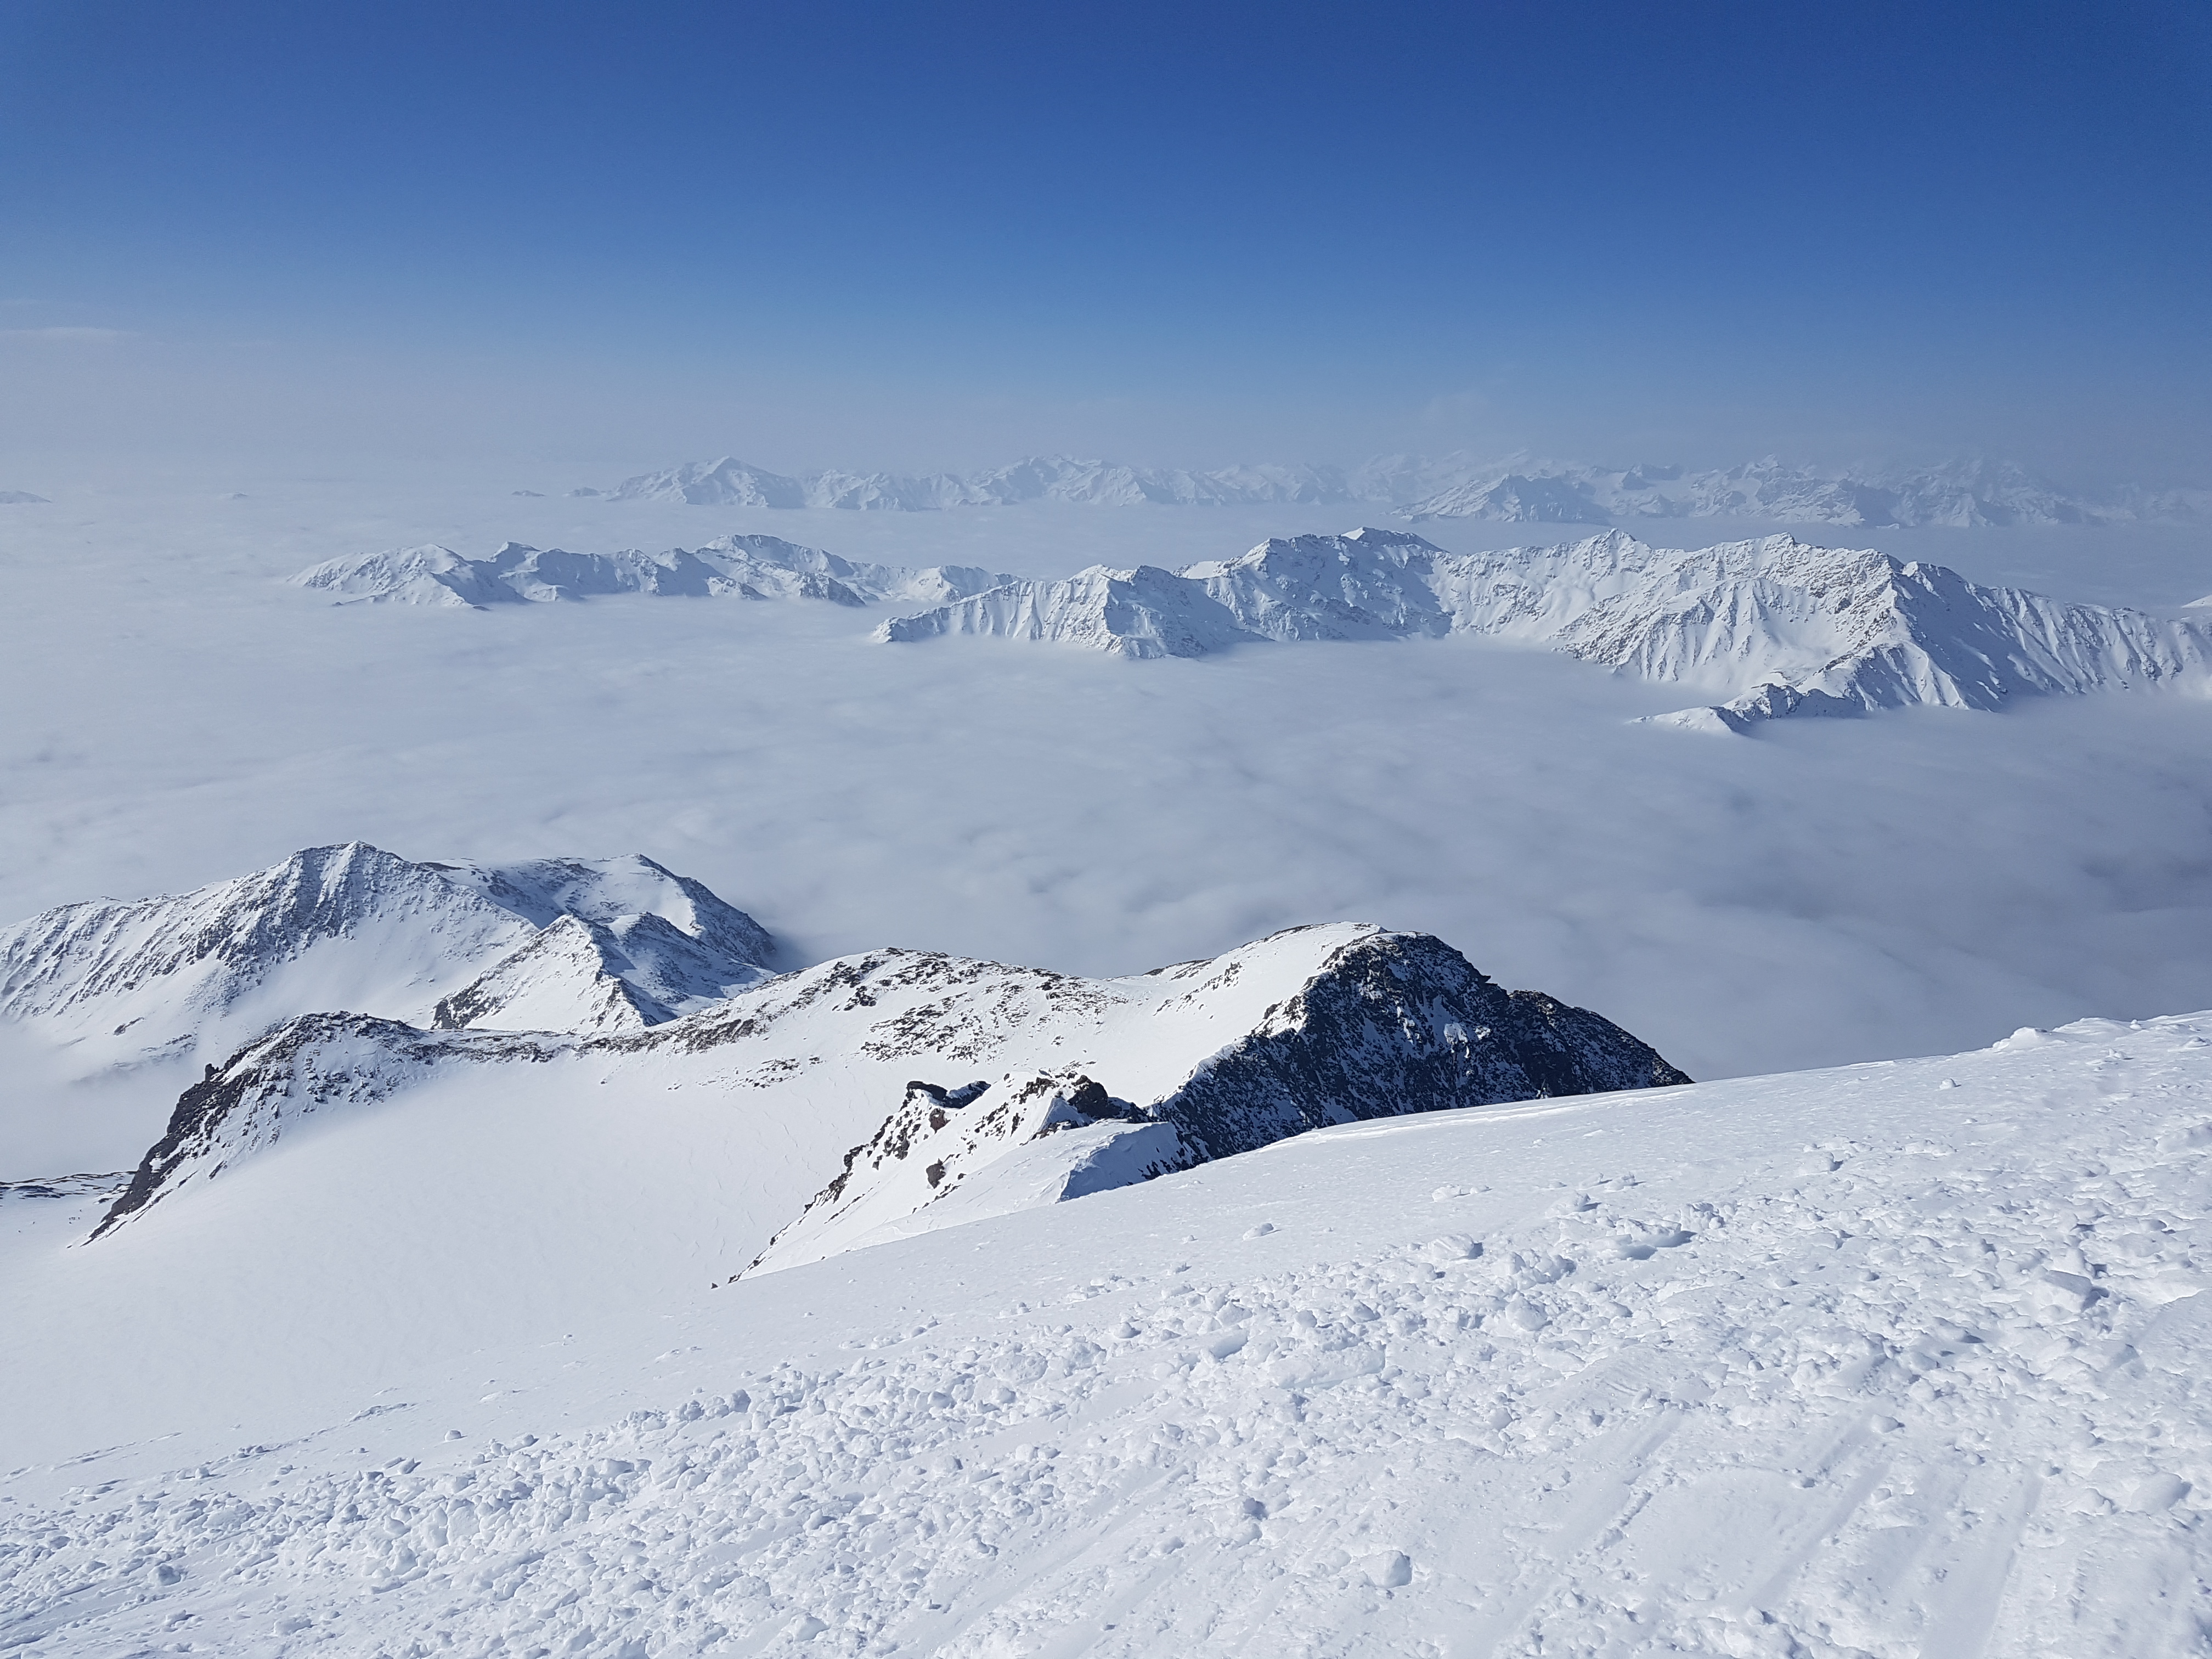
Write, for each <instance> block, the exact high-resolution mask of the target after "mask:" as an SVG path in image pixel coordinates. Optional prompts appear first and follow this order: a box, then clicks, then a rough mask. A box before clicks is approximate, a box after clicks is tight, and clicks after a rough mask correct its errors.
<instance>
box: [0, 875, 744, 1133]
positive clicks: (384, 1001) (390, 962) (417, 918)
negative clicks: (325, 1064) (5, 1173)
mask: <svg viewBox="0 0 2212 1659" xmlns="http://www.w3.org/2000/svg"><path fill="white" fill-rule="evenodd" d="M556 927H557V928H559V929H560V933H559V937H558V939H557V940H556V943H559V944H563V945H566V946H567V949H566V950H565V951H556V950H554V949H552V948H550V946H549V945H546V944H544V943H542V942H541V941H544V940H545V939H546V936H547V935H548V934H549V933H553V932H554V931H555V929H556ZM774 951H775V942H774V941H773V940H772V939H770V938H769V935H768V933H767V932H766V931H765V930H764V929H763V928H762V927H760V925H759V924H758V923H757V922H756V921H753V920H752V918H751V917H750V916H748V915H745V914H744V912H743V911H741V910H738V909H737V908H734V907H733V906H731V905H729V904H726V903H725V902H723V901H722V900H721V899H720V898H718V897H717V896H715V895H714V894H713V893H712V892H710V891H708V889H707V888H706V887H704V886H703V885H702V884H700V883H698V882H696V881H692V880H690V879H689V878H685V877H682V876H678V875H676V874H675V873H674V872H671V871H669V870H667V869H665V868H664V867H663V866H660V865H659V864H656V863H655V862H653V860H651V859H648V858H645V857H643V856H642V855H640V854H631V855H629V856H628V857H624V858H613V859H599V860H533V861H529V862H525V863H519V864H511V865H497V866H493V865H479V864H471V863H458V862H456V863H442V864H441V863H416V862H411V861H410V860H406V859H403V858H399V857H398V856H396V855H395V854H391V853H387V852H385V851H384V850H382V849H381V848H375V847H372V846H369V845H368V844H367V843H366V842H347V843H345V844H343V845H341V846H333V847H318V848H307V849H305V850H303V851H301V852H298V853H295V854H292V855H291V856H290V857H289V858H286V859H284V860H282V861H281V862H279V863H277V864H276V865H273V866H270V868H268V869H265V870H261V871H258V872H254V873H253V874H252V875H247V876H241V877H239V878H235V879H234V880H230V881H223V882H217V883H215V884H211V885H209V886H206V887H202V888H198V889H196V890H193V891H191V892H189V893H184V894H180V895H177V896H161V897H155V898H146V899H139V900H135V901H131V902H113V901H108V900H95V901H92V902H86V903H77V904H66V905H63V906H60V907H59V908H56V909H52V910H49V911H47V912H46V913H45V914H44V915H39V916H34V917H33V918H31V919H30V920H29V921H24V922H21V923H18V924H17V925H15V927H9V928H7V929H5V930H0V1019H4V1020H6V1021H8V1022H9V1023H10V1024H15V1025H16V1026H18V1027H20V1028H21V1030H23V1032H24V1033H26V1034H27V1036H31V1037H32V1038H33V1040H34V1041H36V1042H40V1043H41V1044H43V1045H44V1046H45V1047H46V1048H47V1049H49V1050H50V1051H51V1052H52V1054H54V1055H55V1056H56V1063H57V1064H58V1066H59V1067H60V1068H61V1071H62V1073H63V1074H64V1076H66V1077H68V1078H72V1079H100V1078H103V1077H108V1078H112V1077H117V1076H120V1075H125V1074H128V1073H146V1075H147V1076H148V1078H149V1079H155V1078H157V1077H158V1076H159V1075H160V1074H162V1073H174V1072H177V1071H180V1070H188V1069H189V1068H190V1067H191V1066H195V1065H198V1064H203V1063H205V1062H206V1061H208V1060H219V1059H222V1058H223V1057H224V1056H226V1055H228V1054H230V1053H232V1052H233V1051H234V1050H235V1049H236V1048H238V1046H239V1044H240V1042H244V1041H245V1040H246V1038H247V1037H249V1036H252V1034H254V1033H255V1032H257V1031H261V1030H266V1029H267V1028H268V1027H270V1026H271V1025H273V1024H276V1023H278V1022H280V1021H282V1020H285V1019H289V1018H292V1017H294V1016H295V1015H299V1014H303V1013H307V1012H314V1011H320V1010H330V1009H348V1010H352V1011H354V1012H360V1013H364V1014H374V1015H379V1016H384V1017H390V1018H401V1019H410V1020H418V1021H421V1022H422V1023H423V1024H429V1023H431V1022H432V1020H433V1019H435V1018H442V1019H443V1021H444V1023H447V1024H455V1025H462V1024H467V1025H476V1026H495V1025H497V1026H506V1025H510V1024H513V1023H514V1022H515V1021H517V1020H520V1019H527V1020H528V1021H530V1022H532V1023H539V1022H542V1023H543V1024H546V1025H549V1026H550V1027H552V1028H554V1029H557V1030H641V1029H643V1028H644V1027H646V1026H648V1025H651V1024H657V1023H659V1022H662V1021H665V1020H668V1019H671V1018H675V1017H677V1016H678V1014H680V1013H682V1012H688V1011H689V1010H690V1009H692V1008H695V1007H697V1006H702V1005H703V1004H704V1003H706V1002H708V1001H712V1000H719V999H720V997H721V996H723V995H726V994H727V993H728V992H729V991H730V990H732V989H733V988H736V987H741V986H744V985H750V984H752V983H755V982H757V981H759V980H761V979H763V978H764V977H767V976H768V975H769V973H770V971H771V970H770V969H769V968H768V967H767V966H766V965H765V964H766V963H768V962H769V960H771V959H772V957H773V955H774ZM147 1086H148V1087H150V1088H154V1089H155V1092H156V1094H157V1095H158V1094H159V1093H160V1088H159V1085H158V1084H157V1083H155V1082H153V1081H150V1080H149V1083H148V1085H147ZM172 1087H173V1085H172ZM34 1094H35V1091H31V1090H29V1089H26V1090H25V1091H24V1092H23V1095H22V1097H21V1099H19V1100H17V1101H15V1102H13V1103H10V1106H9V1109H11V1110H64V1109H67V1107H66V1103H65V1101H64V1102H59V1103H58V1102H57V1101H52V1100H45V1099H42V1098H35V1097H34Z"/></svg>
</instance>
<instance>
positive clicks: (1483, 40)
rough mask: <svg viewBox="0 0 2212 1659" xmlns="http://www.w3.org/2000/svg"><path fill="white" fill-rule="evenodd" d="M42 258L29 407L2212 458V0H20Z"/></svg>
mask: <svg viewBox="0 0 2212 1659" xmlns="http://www.w3.org/2000/svg"><path fill="white" fill-rule="evenodd" d="M0 303H4V309H0V331H4V334H5V337H4V339H0V374H7V375H8V376H9V379H10V380H13V382H14V383H15V392H12V393H10V392H6V391H5V390H4V389H0V398H5V399H6V402H7V403H8V404H12V405H14V407H13V408H12V409H9V410H0V440H12V441H16V442H18V443H23V442H30V441H36V440H38V439H39V438H40V436H41V435H44V436H46V437H52V435H54V434H56V433H58V432H66V433H68V434H70V435H73V436H72V441H94V440H95V439H96V438H97V437H98V436H99V435H100V434H102V433H107V434H111V435H117V437H118V441H122V440H124V439H125V438H129V439H132V440H136V439H139V438H146V439H148V441H151V438H152V437H158V436H159V435H160V433H161V431H163V430H168V431H172V432H175V433H177V434H178V435H179V436H180V437H181V436H183V435H187V431H188V429H189V428H192V427H193V426H194V424H195V422H194V417H193V410H194V409H195V407H196V406H197V408H198V409H199V410H200V411H201V414H202V416H203V417H204V418H203V420H202V421H201V422H200V424H203V425H204V426H205V427H206V428H208V429H209V430H215V429H217V428H220V429H222V430H223V431H227V432H232V433H234V435H236V436H237V437H238V438H239V439H240V441H252V438H253V435H254V434H255V433H256V432H257V431H259V430H262V429H263V427H265V426H266V425H267V424H268V423H270V422H276V424H280V425H282V426H283V427H284V428H285V429H286V430H287V432H288V433H289V434H290V435H293V436H298V435H300V434H301V433H302V432H312V433H317V434H319V435H322V436H324V437H325V438H327V439H328V441H331V443H333V444H345V443H359V444H371V445H374V444H376V443H378V442H392V443H398V444H401V445H403V446H404V444H406V443H409V442H427V441H430V437H429V436H428V435H439V436H438V440H437V441H450V442H453V443H478V444H485V445H493V440H492V439H491V438H489V437H488V436H487V434H488V432H492V431H496V430H502V429H503V430H505V431H506V432H507V433H508V434H510V435H512V436H513V439H514V441H515V444H516V446H517V447H522V448H531V447H535V448H538V449H540V450H547V451H558V452H560V453H568V454H574V455H577V456H584V455H593V456H600V455H605V456H610V457H611V456H615V455H617V454H620V455H621V456H623V457H624V458H629V457H635V458H638V459H645V458H647V457H650V458H653V459H673V458H675V457H676V456H678V455H683V454H699V453H715V452H719V451H720V450H723V449H730V448H735V449H738V450H739V451H741V452H742V453H749V454H751V455H754V456H756V457H757V459H761V460H762V461H763V462H765V463H768V464H770V465H785V466H790V467H794V468H795V467H801V466H806V465H825V464H843V465H932V464H940V463H944V464H962V463H969V462H980V461H987V460H990V459H1003V458H1006V457H1008V456H1011V455H1012V454H1013V453H1018V452H1021V451H1024V450H1030V449H1049V448H1068V447H1073V448H1078V449H1089V450H1093V451H1097V450H1106V451H1110V452H1112V453H1119V454H1122V455H1125V456H1127V457H1128V458H1130V459H1152V460H1188V461H1197V462H1207V461H1218V460H1225V459H1236V458H1239V457H1243V458H1246V459H1263V458H1286V457H1290V456H1294V455H1307V456H1313V457H1316V458H1336V459H1355V458H1357V457H1358V456H1359V455H1361V454H1364V453H1369V452H1371V451H1373V450H1376V449H1381V448H1386V447H1430V448H1442V447H1452V446H1454V445H1455V444H1460V443H1472V444H1474V445H1476V446H1478V447H1483V446H1491V447H1506V446H1510V445H1514V444H1518V443H1528V444H1531V445H1534V446H1535V447H1538V448H1540V449H1547V450H1550V451H1553V452H1559V453H1592V452H1603V453H1607V454H1610V455H1614V456H1617V457H1620V458H1623V459H1626V457H1627V454H1628V453H1629V452H1630V451H1633V452H1634V453H1636V454H1638V455H1642V456H1647V457H1650V458H1653V459H1669V458H1671V459H1692V460H1698V459H1732V458H1735V457H1736V456H1739V455H1741V454H1742V453H1752V452H1764V451H1765V450H1768V449H1780V450H1782V451H1784V453H1790V454H1795V455H1796V456H1798V457H1800V458H1802V459H1828V458H1833V459H1848V458H1849V457H1850V456H1852V455H1856V454H1860V453H1920V454H1934V453H1948V452H1953V451H1979V452H1983V453H2018V454H2021V455H2023V456H2025V457H2026V458H2027V459H2030V460H2032V461H2034V462H2037V463H2039V464H2042V465H2046V466H2052V467H2055V468H2057V470H2058V471H2061V472H2062V473H2063V472H2067V471H2072V472H2075V473H2080V474H2082V475H2085V476H2087V475H2094V476H2100V477H2102V476H2109V475H2111V474H2113V473H2123V474H2125V473H2134V474H2141V475H2143V476H2146V477H2157V478H2160V479H2164V480H2172V479H2174V478H2178V477H2191V476H2193V477H2197V478H2203V477H2205V476H2206V475H2207V474H2208V473H2212V465H2205V464H2204V463H2203V460H2202V459H2201V458H2203V456H2204V455H2205V452H2206V450H2207V448H2208V441H2212V395H2208V385H2212V7H2208V6H2206V5H2205V4H2203V3H2202V0H2193V3H2166V0H2108V3H2100V4H2095V5H2090V4H2083V3H2067V4H2041V3H2033V0H2031V3H2015V4H2005V5H1996V4H1987V5H1975V4H1951V5H1945V4H1929V3H1921V4H1913V5H1903V4H1887V3H1862V4H1848V5H1844V4H1820V3H1800V0H1785V3H1776V0H1768V3H1759V4H1698V3H1687V4H1662V3H1634V4H1629V3H1613V4H1607V3H1595V4H1588V5H1573V4H1565V3H1545V4H1533V3H1532V4H1524V5H1504V6H1490V5H1472V4H1470V5H1457V6H1443V5H1398V6H1389V5H1381V6H1374V5H1370V6H1349V5H1346V6H1310V5H1308V6H1301V5H1275V6H1256V5H1255V6H1247V5H1237V4H1205V3H1184V4H1178V5H1165V4H1159V5H1154V4H1122V5H1104V6H1098V7H1087V8H1086V7H1076V6H1066V5H1057V6H1056V5H1042V4H1039V5H1030V6H1014V5H962V4H933V5H927V6H918V5H917V6H890V5H873V6H871V5H839V4H834V3H829V4H825V3H811V4H804V5H800V4H769V5H748V4H719V5H710V4H696V3H657V4H634V5H623V6H617V5H594V6H585V5H576V4H562V3H536V4H527V5H525V4H501V3H470V0H441V3H434V4H420V3H411V0H398V3H395V0H382V3H377V4H374V5H368V4H362V5H355V4H347V3H315V4H302V3H299V0H287V3H283V4H259V3H241V0H212V3H192V4H178V3H153V0H135V3H105V0H0ZM98 331H116V334H115V336H113V337H109V336H107V335H106V334H104V333H101V332H98ZM30 404H39V405H40V409H39V411H38V412H37V414H36V415H35V416H31V415H28V414H27V407H28V405H30ZM257 421H259V422H262V426H257V424H256V422H257ZM149 435H150V436H149ZM493 447H495V445H493Z"/></svg>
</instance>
